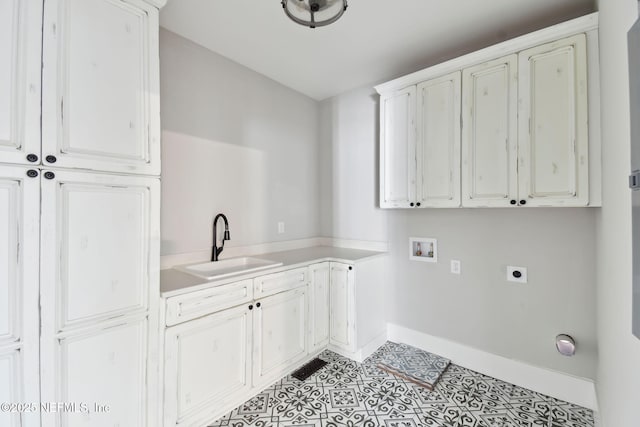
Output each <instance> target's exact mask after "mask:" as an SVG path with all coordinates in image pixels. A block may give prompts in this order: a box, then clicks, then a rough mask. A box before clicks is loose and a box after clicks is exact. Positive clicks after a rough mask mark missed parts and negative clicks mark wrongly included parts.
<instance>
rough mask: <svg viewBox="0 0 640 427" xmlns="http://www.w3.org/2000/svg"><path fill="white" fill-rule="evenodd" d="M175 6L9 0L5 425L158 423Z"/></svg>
mask: <svg viewBox="0 0 640 427" xmlns="http://www.w3.org/2000/svg"><path fill="white" fill-rule="evenodd" d="M163 4H164V0H147V1H140V0H45V1H44V2H43V1H42V0H0V402H5V403H9V410H8V411H7V410H4V411H2V412H0V425H2V426H12V427H15V426H25V427H26V426H40V425H42V426H101V425H105V426H106V425H108V426H116V425H119V426H155V425H158V423H159V421H158V419H157V405H158V384H157V377H158V372H157V371H158V360H157V359H158V348H157V347H158V337H157V334H158V332H157V331H158V319H157V313H158V301H159V255H160V251H159V245H160V241H159V238H160V220H159V216H160V180H159V175H160V118H159V82H158V81H159V70H158V8H160V7H162V6H163ZM41 403H42V404H43V405H41ZM5 409H6V408H5Z"/></svg>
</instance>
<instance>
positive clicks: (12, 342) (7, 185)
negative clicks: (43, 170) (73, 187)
mask: <svg viewBox="0 0 640 427" xmlns="http://www.w3.org/2000/svg"><path fill="white" fill-rule="evenodd" d="M39 204H40V178H39V177H33V178H30V177H28V176H27V169H26V168H22V167H13V166H0V402H3V403H31V404H33V403H38V402H39V401H40V390H39V354H38V333H39V313H38V287H39V284H38V275H39V269H38V262H37V260H38V246H39V222H40V219H39V212H40V206H39ZM38 409H39V408H36V411H35V412H31V411H25V412H23V413H18V412H13V413H11V412H6V411H2V412H0V425H2V426H8V427H9V426H10V427H17V426H36V425H40V424H39V423H40V414H39V412H38Z"/></svg>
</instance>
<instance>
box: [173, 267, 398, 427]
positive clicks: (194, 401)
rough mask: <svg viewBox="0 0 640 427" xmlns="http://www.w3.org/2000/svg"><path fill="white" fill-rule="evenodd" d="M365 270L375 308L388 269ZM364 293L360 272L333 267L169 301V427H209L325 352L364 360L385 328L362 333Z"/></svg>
mask: <svg viewBox="0 0 640 427" xmlns="http://www.w3.org/2000/svg"><path fill="white" fill-rule="evenodd" d="M371 263H373V264H371ZM358 265H362V266H363V267H362V268H363V269H362V276H361V277H363V278H364V279H366V280H367V281H368V282H369V283H367V289H368V290H369V291H370V292H369V293H370V294H371V295H363V296H364V297H365V298H364V299H365V300H367V301H374V300H375V298H373V297H372V295H376V294H378V293H379V292H378V290H379V288H380V286H379V284H380V283H382V277H383V276H384V274H383V273H382V272H381V271H382V270H380V269H371V268H370V267H368V265H375V266H378V265H382V264H379V263H378V262H376V261H369V262H367V263H362V264H358ZM369 270H370V271H371V274H370V275H367V274H366V272H367V271H369ZM355 296H356V289H355V269H354V266H353V265H349V264H345V263H341V262H329V261H327V262H320V263H313V264H310V265H308V266H304V267H299V268H293V269H290V270H285V271H279V272H276V273H271V274H262V275H260V276H255V277H253V278H244V279H243V280H238V281H235V282H229V281H221V282H219V283H211V286H210V287H207V288H205V289H199V290H196V291H193V292H186V293H183V294H180V295H176V296H170V297H166V298H165V301H164V310H165V312H164V322H163V325H166V329H165V330H164V333H163V336H164V345H163V347H164V349H163V354H164V367H163V375H164V380H163V385H164V392H163V400H164V405H163V414H162V418H163V420H164V426H165V427H173V426H206V425H208V424H209V423H211V422H213V421H214V420H216V419H217V418H219V417H221V416H223V415H224V414H225V413H227V412H228V411H230V410H232V409H233V408H235V407H236V406H238V405H240V404H242V402H244V401H246V400H248V399H250V398H251V397H252V396H253V395H255V394H256V393H259V392H260V391H261V390H262V389H264V388H265V387H267V386H269V385H270V384H271V383H273V382H274V381H276V380H278V379H280V378H281V377H283V376H285V375H287V374H289V373H291V372H292V371H293V370H294V369H296V368H298V367H300V366H301V365H303V364H304V363H306V362H307V361H308V360H309V359H310V358H311V357H313V356H315V355H317V354H318V353H320V352H321V351H322V350H324V349H326V348H329V349H331V350H334V351H336V352H339V353H341V354H344V355H346V356H349V357H354V358H358V357H360V356H361V355H362V353H361V352H358V351H357V347H358V346H357V341H358V340H357V338H362V342H363V343H364V344H369V343H370V342H371V341H372V339H373V338H374V335H375V336H379V335H380V334H381V333H382V334H384V333H385V332H386V330H385V327H386V323H385V320H384V319H381V320H380V325H374V327H370V328H369V329H376V328H377V329H376V330H375V331H373V332H372V333H368V332H367V333H365V335H363V336H362V337H359V336H357V335H356V314H357V313H356V304H355ZM374 305H375V307H374V312H376V313H380V312H381V308H380V307H379V306H378V305H376V304H374ZM194 316H198V317H197V318H196V317H194ZM377 317H380V316H377ZM368 319H369V318H367V317H363V321H362V324H363V328H362V330H363V331H365V332H366V330H367V325H366V323H371V324H372V325H373V323H375V322H367V320H368ZM163 327H164V326H163ZM380 344H382V343H380Z"/></svg>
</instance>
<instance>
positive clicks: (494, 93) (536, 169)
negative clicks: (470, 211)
mask: <svg viewBox="0 0 640 427" xmlns="http://www.w3.org/2000/svg"><path fill="white" fill-rule="evenodd" d="M598 73H599V68H598V14H597V13H594V14H591V15H587V16H584V17H581V18H577V19H574V20H572V21H567V22H565V23H562V24H558V25H555V26H553V27H549V28H547V29H543V30H540V31H536V32H535V33H531V34H525V35H523V36H521V37H518V38H516V39H513V40H508V41H505V42H503V43H500V44H497V45H495V46H491V47H488V48H485V49H482V50H480V51H477V52H472V53H469V54H468V55H465V56H462V57H459V58H455V59H452V60H450V61H447V62H444V63H442V64H437V65H435V66H433V67H430V68H426V69H424V70H420V71H417V72H415V73H412V74H409V75H407V76H404V77H400V78H398V79H396V80H393V81H391V82H388V83H384V84H381V85H378V86H376V90H377V91H378V93H380V95H381V97H380V102H381V109H380V113H381V117H380V164H381V167H380V184H381V187H380V188H381V192H380V207H382V208H403V207H420V208H424V207H457V206H462V207H523V206H526V207H537V206H555V207H565V206H600V205H601V194H600V193H601V183H600V181H601V175H602V171H601V164H600V163H601V153H600V152H601V144H600V124H599V120H600V109H599V108H600V107H599V74H598ZM460 76H462V77H460ZM460 80H462V82H461V83H460ZM413 88H416V91H415V96H414V92H413ZM414 98H415V104H416V106H415V112H416V115H415V123H416V131H415V135H414V133H412V132H413V126H412V124H413V123H414V115H413V111H414V110H413V108H414V107H413V105H412V102H413V99H414ZM589 99H591V102H589ZM413 147H415V149H416V152H415V163H414V162H413V157H412V156H413V155H414V152H413V151H412V148H413Z"/></svg>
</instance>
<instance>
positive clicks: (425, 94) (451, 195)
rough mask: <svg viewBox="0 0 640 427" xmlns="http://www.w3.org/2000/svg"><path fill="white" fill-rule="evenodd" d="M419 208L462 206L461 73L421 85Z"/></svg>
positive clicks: (418, 172) (418, 89) (418, 123)
mask: <svg viewBox="0 0 640 427" xmlns="http://www.w3.org/2000/svg"><path fill="white" fill-rule="evenodd" d="M417 93H418V100H417V101H418V111H417V143H416V158H417V186H416V195H417V197H416V207H456V206H459V205H460V72H455V73H452V74H449V75H446V76H443V77H440V78H437V79H433V80H429V81H426V82H423V83H420V84H418V87H417Z"/></svg>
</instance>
